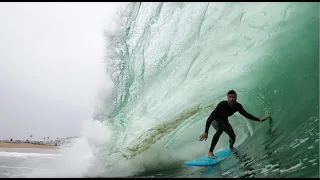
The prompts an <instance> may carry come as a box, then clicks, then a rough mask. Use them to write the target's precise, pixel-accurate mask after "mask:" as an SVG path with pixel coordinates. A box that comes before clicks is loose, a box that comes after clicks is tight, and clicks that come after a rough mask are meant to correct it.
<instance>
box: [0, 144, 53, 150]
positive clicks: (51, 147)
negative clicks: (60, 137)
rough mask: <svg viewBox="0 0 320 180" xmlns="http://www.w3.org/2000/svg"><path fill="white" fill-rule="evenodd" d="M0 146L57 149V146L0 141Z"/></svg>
mask: <svg viewBox="0 0 320 180" xmlns="http://www.w3.org/2000/svg"><path fill="white" fill-rule="evenodd" d="M0 148H40V149H58V146H52V145H38V144H27V143H0Z"/></svg>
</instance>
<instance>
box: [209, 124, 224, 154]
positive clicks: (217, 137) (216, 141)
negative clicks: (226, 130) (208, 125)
mask: <svg viewBox="0 0 320 180" xmlns="http://www.w3.org/2000/svg"><path fill="white" fill-rule="evenodd" d="M222 133H223V130H222V129H221V128H219V129H218V131H217V132H216V133H215V134H214V136H213V138H212V141H211V146H210V150H209V152H213V149H214V147H215V146H216V145H217V143H218V140H219V138H220V136H221V134H222Z"/></svg>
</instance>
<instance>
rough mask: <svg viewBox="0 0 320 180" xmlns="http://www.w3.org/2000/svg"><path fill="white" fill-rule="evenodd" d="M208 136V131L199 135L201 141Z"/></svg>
mask: <svg viewBox="0 0 320 180" xmlns="http://www.w3.org/2000/svg"><path fill="white" fill-rule="evenodd" d="M207 138H208V134H207V133H203V134H201V136H200V137H199V140H200V141H203V140H207Z"/></svg>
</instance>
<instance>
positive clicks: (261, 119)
mask: <svg viewBox="0 0 320 180" xmlns="http://www.w3.org/2000/svg"><path fill="white" fill-rule="evenodd" d="M269 118H270V116H266V117H264V118H260V119H259V120H260V121H265V120H267V119H269Z"/></svg>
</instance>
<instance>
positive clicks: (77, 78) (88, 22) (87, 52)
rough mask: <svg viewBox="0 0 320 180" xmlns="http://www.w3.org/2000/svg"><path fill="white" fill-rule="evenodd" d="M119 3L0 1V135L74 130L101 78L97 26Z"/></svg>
mask: <svg viewBox="0 0 320 180" xmlns="http://www.w3.org/2000/svg"><path fill="white" fill-rule="evenodd" d="M122 5H123V3H66V2H64V3H44V2H42V3H30V2H26V3H16V2H15V3H1V6H0V61H1V66H0V87H1V88H0V107H1V108H0V139H8V138H14V139H25V138H28V137H29V135H31V134H32V135H33V136H34V139H41V138H43V137H47V136H49V137H51V138H52V139H55V138H56V137H63V136H73V135H79V133H80V130H81V125H82V121H83V120H87V119H90V118H91V114H92V110H93V104H94V100H95V99H97V93H98V89H99V88H100V87H101V86H102V83H103V82H105V81H106V75H105V70H104V67H105V64H103V63H102V61H103V57H104V53H105V52H104V51H105V38H104V36H103V29H104V28H108V26H110V22H111V21H110V19H111V17H113V16H114V15H115V13H116V9H115V8H116V7H119V6H122ZM104 88H106V87H104Z"/></svg>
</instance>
